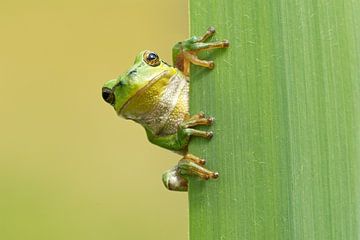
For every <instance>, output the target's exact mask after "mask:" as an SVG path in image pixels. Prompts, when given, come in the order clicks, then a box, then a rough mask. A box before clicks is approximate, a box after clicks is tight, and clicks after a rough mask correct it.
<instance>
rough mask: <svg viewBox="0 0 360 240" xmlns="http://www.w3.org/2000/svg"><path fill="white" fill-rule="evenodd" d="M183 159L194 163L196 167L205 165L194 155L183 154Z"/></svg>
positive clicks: (202, 160) (203, 160) (203, 161)
mask: <svg viewBox="0 0 360 240" xmlns="http://www.w3.org/2000/svg"><path fill="white" fill-rule="evenodd" d="M184 159H186V160H189V161H191V162H194V163H196V164H198V165H201V166H204V165H205V163H206V161H205V159H202V158H199V157H197V156H195V155H192V154H191V153H187V154H185V156H184Z"/></svg>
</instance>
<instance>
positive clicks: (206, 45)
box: [173, 27, 229, 76]
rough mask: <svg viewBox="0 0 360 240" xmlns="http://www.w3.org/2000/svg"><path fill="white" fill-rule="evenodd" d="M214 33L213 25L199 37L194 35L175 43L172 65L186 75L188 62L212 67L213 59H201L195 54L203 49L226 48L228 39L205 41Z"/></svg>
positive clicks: (188, 67)
mask: <svg viewBox="0 0 360 240" xmlns="http://www.w3.org/2000/svg"><path fill="white" fill-rule="evenodd" d="M214 34H215V29H214V28H213V27H210V28H209V29H208V30H207V31H206V33H205V34H204V35H203V36H201V37H196V36H194V37H192V38H190V39H187V40H185V41H182V42H178V43H177V44H175V46H174V47H173V63H174V66H175V67H176V68H178V69H179V70H181V71H182V72H183V73H184V74H185V75H186V76H189V72H190V63H192V64H195V65H198V66H202V67H206V68H209V69H213V68H214V62H213V61H207V60H201V59H199V58H198V57H197V54H198V52H200V51H203V50H209V49H215V48H227V47H228V46H229V41H228V40H223V41H218V42H206V41H207V40H208V39H209V38H210V37H211V36H212V35H214Z"/></svg>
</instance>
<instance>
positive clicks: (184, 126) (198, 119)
mask: <svg viewBox="0 0 360 240" xmlns="http://www.w3.org/2000/svg"><path fill="white" fill-rule="evenodd" d="M213 122H214V118H213V117H206V116H205V114H204V113H203V112H200V113H198V114H195V115H193V116H191V117H190V118H189V119H186V120H185V121H184V122H182V123H181V124H180V129H181V130H182V131H183V133H185V135H188V136H197V137H203V138H207V139H211V138H212V136H213V135H214V134H213V132H212V131H202V130H197V129H193V128H192V127H195V126H201V125H203V126H209V125H211V124H212V123H213Z"/></svg>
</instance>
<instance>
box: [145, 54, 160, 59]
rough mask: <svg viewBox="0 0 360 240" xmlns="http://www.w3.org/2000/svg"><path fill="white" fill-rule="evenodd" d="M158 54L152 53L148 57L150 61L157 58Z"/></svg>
mask: <svg viewBox="0 0 360 240" xmlns="http://www.w3.org/2000/svg"><path fill="white" fill-rule="evenodd" d="M157 57H158V56H157V55H156V54H155V53H150V54H149V56H148V57H147V60H148V61H153V60H155V59H157Z"/></svg>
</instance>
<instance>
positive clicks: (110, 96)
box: [102, 87, 115, 105]
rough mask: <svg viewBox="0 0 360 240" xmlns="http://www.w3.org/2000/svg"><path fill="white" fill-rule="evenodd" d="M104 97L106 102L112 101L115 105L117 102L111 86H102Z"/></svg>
mask: <svg viewBox="0 0 360 240" xmlns="http://www.w3.org/2000/svg"><path fill="white" fill-rule="evenodd" d="M102 97H103V99H104V100H105V102H107V103H110V104H111V105H113V104H114V103H115V95H114V93H113V91H112V90H111V89H110V88H106V87H103V88H102Z"/></svg>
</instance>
